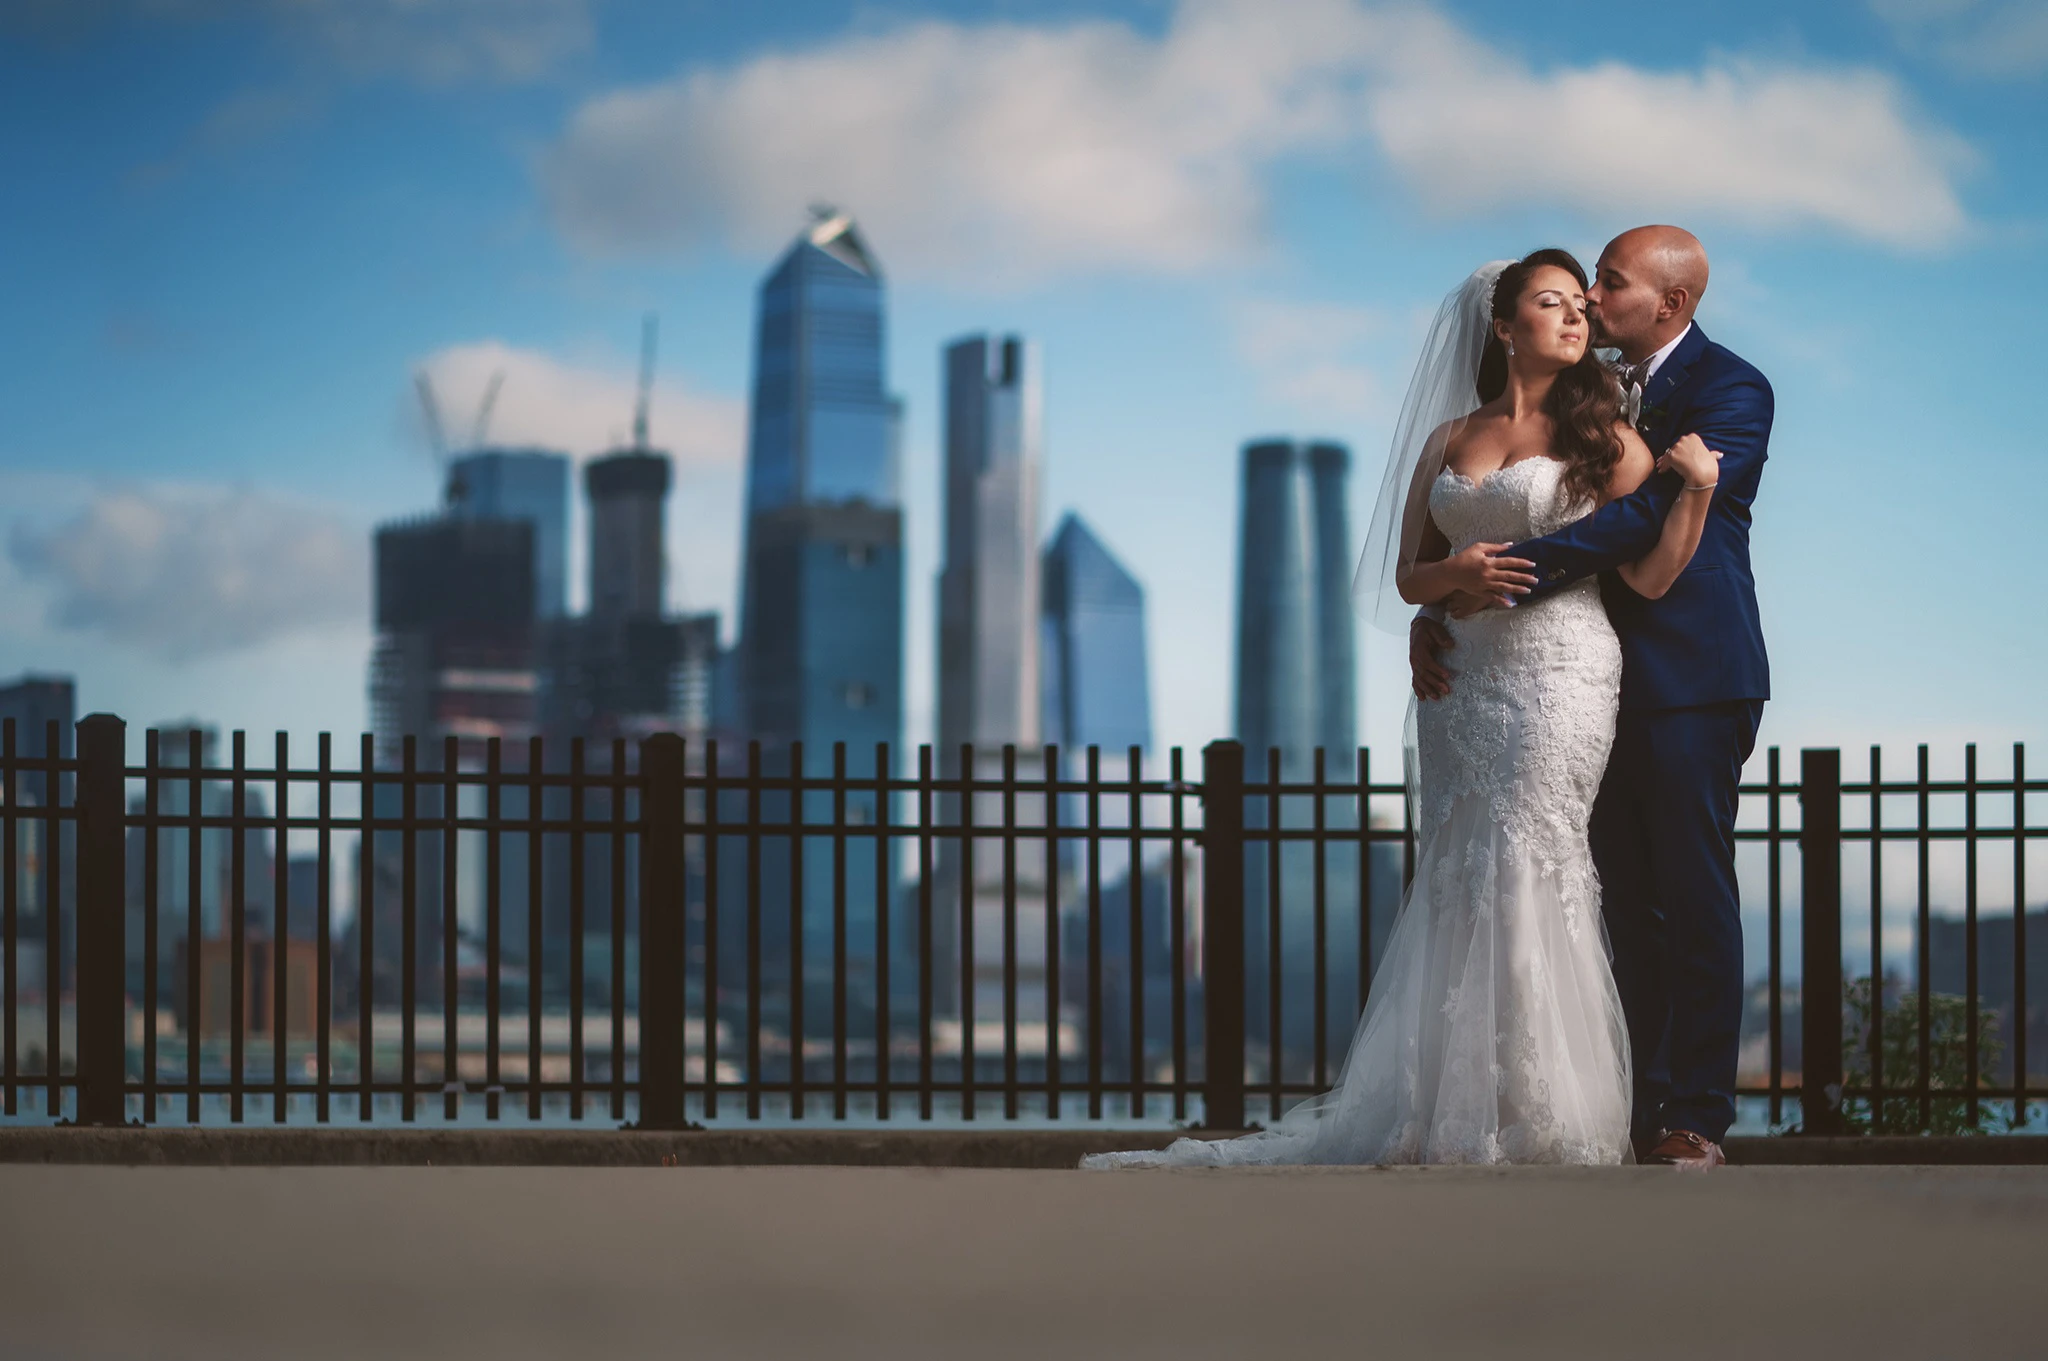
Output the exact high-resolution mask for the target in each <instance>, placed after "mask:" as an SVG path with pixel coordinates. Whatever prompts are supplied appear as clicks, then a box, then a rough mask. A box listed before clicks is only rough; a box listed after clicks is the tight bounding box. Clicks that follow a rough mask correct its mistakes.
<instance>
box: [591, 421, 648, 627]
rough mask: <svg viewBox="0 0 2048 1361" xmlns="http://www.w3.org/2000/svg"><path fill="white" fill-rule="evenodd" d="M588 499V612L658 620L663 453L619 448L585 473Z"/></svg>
mask: <svg viewBox="0 0 2048 1361" xmlns="http://www.w3.org/2000/svg"><path fill="white" fill-rule="evenodd" d="M583 485H584V487H585V489H586V490H587V492H588V495H589V497H590V613H591V615H592V617H594V618H603V619H625V618H642V619H659V618H660V617H661V614H662V589H663V586H664V582H663V576H664V572H665V559H664V556H663V549H662V530H663V525H664V521H665V519H666V517H665V515H664V513H663V512H664V507H665V506H666V504H667V502H668V487H669V463H668V455H667V454H658V453H655V452H653V451H652V450H646V449H622V450H620V451H618V452H617V453H613V454H607V455H606V456H605V457H603V458H600V459H598V460H596V461H595V462H593V463H591V465H590V466H589V467H588V468H585V469H584V470H583Z"/></svg>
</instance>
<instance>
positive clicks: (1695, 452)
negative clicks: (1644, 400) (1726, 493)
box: [1657, 435, 1721, 489]
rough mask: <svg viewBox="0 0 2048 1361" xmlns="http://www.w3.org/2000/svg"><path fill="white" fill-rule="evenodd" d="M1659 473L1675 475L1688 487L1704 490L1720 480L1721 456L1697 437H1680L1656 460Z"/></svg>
mask: <svg viewBox="0 0 2048 1361" xmlns="http://www.w3.org/2000/svg"><path fill="white" fill-rule="evenodd" d="M1657 471H1658V472H1660V473H1665V472H1670V473H1677V474H1678V475H1679V476H1680V477H1681V478H1683V479H1685V485H1686V486H1688V487H1697V488H1700V489H1705V488H1708V487H1712V486H1714V485H1715V484H1716V483H1718V482H1719V481H1720V480H1721V455H1720V454H1718V453H1716V452H1715V451H1714V450H1712V449H1709V448H1708V447H1707V442H1706V441H1705V440H1703V439H1701V438H1700V437H1699V436H1698V435H1681V436H1680V437H1679V439H1678V442H1677V443H1676V444H1673V445H1672V446H1671V447H1670V448H1669V449H1667V450H1665V451H1664V457H1662V458H1660V459H1658V460H1657Z"/></svg>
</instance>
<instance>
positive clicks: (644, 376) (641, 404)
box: [633, 312, 655, 453]
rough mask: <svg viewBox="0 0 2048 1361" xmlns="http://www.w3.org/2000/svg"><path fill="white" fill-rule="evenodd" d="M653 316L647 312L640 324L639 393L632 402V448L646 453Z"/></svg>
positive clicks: (652, 388)
mask: <svg viewBox="0 0 2048 1361" xmlns="http://www.w3.org/2000/svg"><path fill="white" fill-rule="evenodd" d="M654 330H655V316H654V313H652V312H649V313H648V314H647V316H646V318H645V319H644V320H643V321H642V322H641V323H640V391H639V395H638V396H637V397H635V399H634V401H633V447H634V448H635V449H637V450H639V451H640V452H641V453H646V452H647V403H648V401H649V399H650V398H651V397H652V396H653V393H654Z"/></svg>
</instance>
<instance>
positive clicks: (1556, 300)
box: [1530, 288, 1586, 312]
mask: <svg viewBox="0 0 2048 1361" xmlns="http://www.w3.org/2000/svg"><path fill="white" fill-rule="evenodd" d="M1530 300H1531V301H1533V302H1534V303H1535V304H1536V305H1537V306H1538V307H1558V306H1561V305H1562V304H1563V303H1564V301H1565V295H1564V294H1563V293H1562V292H1560V291H1558V290H1557V289H1555V288H1545V289H1542V290H1540V291H1538V292H1536V293H1534V294H1531V295H1530ZM1571 304H1572V310H1573V311H1575V312H1583V311H1585V310H1586V297H1585V295H1584V294H1583V293H1580V294H1574V295H1573V297H1572V299H1571Z"/></svg>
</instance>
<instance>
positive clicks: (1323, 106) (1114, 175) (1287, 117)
mask: <svg viewBox="0 0 2048 1361" xmlns="http://www.w3.org/2000/svg"><path fill="white" fill-rule="evenodd" d="M1364 23H1365V16H1364V15H1363V13H1362V12H1361V11H1359V10H1358V9H1356V8H1355V7H1354V6H1352V5H1351V4H1349V3H1346V2H1345V0H1300V3H1297V4H1294V5H1292V6H1290V8H1289V9H1288V11H1287V21H1286V22H1284V23H1276V22H1273V21H1272V19H1271V17H1270V16H1269V15H1266V14H1263V13H1261V12H1259V11H1257V10H1254V9H1252V8H1249V7H1247V6H1245V5H1243V4H1238V3H1214V2H1213V0H1202V2H1199V3H1188V4H1185V5H1183V6H1182V8H1181V9H1180V10H1179V11H1178V13H1177V14H1176V16H1175V19H1174V21H1173V24H1172V26H1171V29H1170V31H1169V32H1168V33H1167V35H1166V36H1165V37H1164V38H1163V39H1159V40H1154V39H1151V38H1148V37H1144V36H1141V35H1139V34H1137V33H1135V32H1133V31H1132V30H1130V29H1129V28H1126V27H1124V26H1122V25H1120V24H1114V23H1106V22H1093V23H1084V24H1074V25H1069V26H1065V27H1057V28H1033V27H1026V26H1021V25H1015V24H992V25H986V26H978V27H976V26H965V25H958V24H948V23H922V24H918V25H915V26H913V27H908V28H904V29H900V30H897V31H895V32H891V33H886V34H883V35H880V36H861V37H856V38H852V39H848V40H846V41H843V42H839V43H836V44H832V45H828V46H823V47H818V48H814V49H811V50H809V51H804V52H798V53H791V54H782V53H777V54H772V55H768V56H763V57H759V58H756V59H754V60H752V61H749V62H747V63H745V64H743V65H740V66H737V67H732V68H728V69H714V68H699V69H696V70H693V71H688V72H685V73H683V74H681V75H679V76H677V77H676V78H674V79H672V80H669V81H665V82H662V83H659V84H655V85H650V86H644V87H640V88H637V89H629V90H624V91H619V92H616V93H613V94H608V95H604V96H602V97H599V98H597V99H593V100H592V101H590V102H589V103H587V104H585V105H584V106H583V107H582V108H581V109H580V110H578V111H577V113H576V114H575V116H574V117H573V118H572V119H571V121H570V124H569V127H568V129H567V131H566V132H565V133H564V135H563V137H562V138H561V140H560V142H559V143H558V144H557V145H556V146H555V147H554V148H553V149H552V151H551V152H550V154H549V155H548V156H547V158H546V159H545V162H544V165H543V179H544V183H545V186H546V189H547V192H548V195H549V197H550V200H551V202H552V204H553V207H554V211H555V215H556V218H557V220H558V221H559V222H560V224H561V226H562V227H563V229H564V230H565V231H566V232H567V233H568V234H569V235H570V236H571V238H572V239H574V240H575V241H577V242H578V243H580V244H582V245H584V246H586V247H589V248H593V249H597V250H641V249H664V248H668V247H672V246H677V245H685V244H688V243H690V242H692V241H695V240H698V239H701V238H704V237H714V236H723V237H725V238H726V239H728V240H730V241H733V242H734V243H736V244H740V245H742V246H745V247H758V246H764V245H771V244H775V243H779V242H780V241H781V240H782V239H783V238H784V237H786V236H787V235H788V234H789V232H790V230H791V229H792V227H793V226H794V225H795V223H796V222H797V220H798V218H797V215H798V213H799V212H800V211H801V209H802V208H803V207H804V206H805V205H806V204H808V203H810V202H811V201H813V200H816V199H825V200H830V201H834V202H838V203H841V204H844V205H845V206H847V207H849V208H851V209H852V210H854V211H855V212H857V213H859V214H860V215H861V216H862V219H863V221H864V223H865V224H866V225H867V226H868V227H869V228H870V229H871V235H872V237H873V239H874V240H875V241H876V243H877V245H878V248H879V249H880V250H881V252H882V255H883V260H884V264H885V266H886V265H888V264H889V263H890V262H891V261H892V260H893V261H895V262H896V263H898V264H902V265H905V266H911V265H913V262H914V266H915V267H916V268H920V269H928V270H937V271H941V272H948V273H953V274H957V275H969V276H976V277H984V276H986V275H988V274H990V273H991V272H993V273H997V274H1001V275H1005V276H1017V275H1024V276H1030V275H1034V274H1037V273H1040V272H1042V271H1046V270H1053V269H1064V268H1070V267H1080V268H1096V267H1105V266H1114V267H1137V268H1151V269H1161V270H1184V269H1191V268H1195V267H1199V266H1202V265H1206V264H1210V263H1213V262H1215V261H1217V260H1220V259H1223V258H1226V257H1230V256H1234V255H1237V254H1239V253H1241V252H1243V251H1244V250H1246V249H1247V248H1249V247H1250V246H1252V245H1253V244H1254V243H1255V242H1256V240H1257V238H1258V235H1259V227H1260V221H1259V219H1260V214H1261V211H1262V208H1263V196H1262V194H1261V192H1260V189H1259V185H1258V183H1257V180H1258V172H1259V169H1260V164H1261V162H1262V160H1263V159H1264V158H1265V157H1267V156H1270V155H1274V154H1278V153H1281V152H1284V151H1287V150H1290V149H1295V148H1299V147H1303V146H1308V145H1314V144H1317V143H1332V142H1335V141H1337V140H1339V139H1340V138H1341V137H1342V136H1343V135H1344V133H1345V128H1346V117H1345V113H1346V107H1347V105H1346V100H1345V98H1344V83H1345V76H1346V74H1347V67H1348V66H1349V65H1350V63H1351V60H1352V54H1354V53H1355V52H1356V51H1357V49H1358V46H1359V42H1358V38H1357V36H1356V30H1358V29H1360V28H1361V27H1362V26H1363V25H1364Z"/></svg>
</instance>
